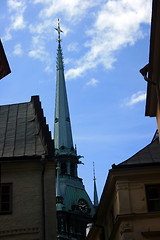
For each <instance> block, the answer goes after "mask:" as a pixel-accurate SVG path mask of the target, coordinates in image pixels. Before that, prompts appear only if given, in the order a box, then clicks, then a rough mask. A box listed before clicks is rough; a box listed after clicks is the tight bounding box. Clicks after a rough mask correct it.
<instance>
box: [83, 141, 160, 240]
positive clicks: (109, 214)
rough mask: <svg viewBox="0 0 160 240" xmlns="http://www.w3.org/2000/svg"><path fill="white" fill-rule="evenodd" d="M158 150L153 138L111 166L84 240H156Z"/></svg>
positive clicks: (159, 216)
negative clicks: (120, 161) (123, 159)
mask: <svg viewBox="0 0 160 240" xmlns="http://www.w3.org/2000/svg"><path fill="white" fill-rule="evenodd" d="M159 222H160V148H159V140H158V138H157V137H156V139H154V140H153V141H152V142H151V143H150V144H149V145H147V146H146V147H145V148H143V149H142V150H141V151H139V152H138V153H136V154H135V155H134V156H132V157H131V158H129V159H128V160H126V161H124V162H122V163H120V164H118V165H113V166H112V169H111V170H110V171H109V174H108V178H107V181H106V184H105V187H104V190H103V193H102V196H101V200H100V204H99V206H98V210H97V213H96V215H95V217H94V221H93V226H92V228H91V230H90V232H89V234H88V236H87V240H113V239H114V240H147V239H150V240H158V239H160V225H159Z"/></svg>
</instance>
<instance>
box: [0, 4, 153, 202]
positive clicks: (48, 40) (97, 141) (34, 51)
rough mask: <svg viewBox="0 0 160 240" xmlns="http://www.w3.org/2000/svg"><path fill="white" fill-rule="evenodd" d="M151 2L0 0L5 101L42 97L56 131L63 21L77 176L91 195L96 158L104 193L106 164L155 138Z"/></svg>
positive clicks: (99, 185) (1, 97)
mask: <svg viewBox="0 0 160 240" xmlns="http://www.w3.org/2000/svg"><path fill="white" fill-rule="evenodd" d="M151 4H152V2H151V0H134V1H131V0H108V1H104V0H98V1H93V0H83V1H80V0H59V1H55V0H19V1H18V0H1V1H0V22H1V28H0V38H1V39H2V42H3V45H4V48H5V51H6V54H7V57H8V61H9V64H10V67H11V70H12V73H11V74H10V75H8V76H7V77H5V78H4V79H2V81H1V82H0V85H1V95H0V104H1V105H4V104H11V103H19V102H27V101H30V97H31V96H33V95H39V96H40V99H41V102H42V107H43V110H44V114H45V116H46V119H47V123H48V124H49V128H50V130H51V131H52V133H53V116H54V101H55V76H56V74H55V69H56V67H55V62H56V51H57V42H56V38H57V32H56V31H55V30H54V27H56V26H57V19H58V18H60V19H61V28H62V30H63V31H64V33H63V34H62V39H63V41H62V49H63V54H64V62H65V75H66V84H67V92H68V100H69V108H70V115H71V122H72V132H73V139H74V143H75V144H76V145H77V149H78V154H80V155H82V156H84V159H82V160H83V162H84V165H80V166H79V176H80V177H81V178H83V179H84V184H85V186H86V190H87V191H88V192H89V195H90V196H91V198H92V196H93V168H92V165H93V161H94V162H95V168H96V178H97V188H98V193H99V196H100V195H101V192H102V189H103V186H104V183H105V180H106V177H107V174H108V169H110V168H111V166H112V164H114V163H115V164H118V163H120V162H121V161H124V160H126V159H127V158H129V157H131V156H132V155H133V154H135V153H136V152H137V151H139V150H140V149H142V148H143V147H144V146H146V145H147V144H149V143H150V141H151V140H152V137H153V135H154V133H155V131H156V127H157V126H156V119H155V118H149V117H145V98H146V82H145V81H144V80H143V78H142V76H141V75H140V73H139V69H141V68H142V67H143V66H144V65H146V64H147V63H148V55H149V39H150V19H151Z"/></svg>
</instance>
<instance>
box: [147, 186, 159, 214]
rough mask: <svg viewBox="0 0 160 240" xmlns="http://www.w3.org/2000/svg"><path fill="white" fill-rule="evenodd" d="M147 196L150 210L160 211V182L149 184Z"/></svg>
mask: <svg viewBox="0 0 160 240" xmlns="http://www.w3.org/2000/svg"><path fill="white" fill-rule="evenodd" d="M146 196H147V204H148V211H150V212H153V211H160V184H156V185H147V186H146Z"/></svg>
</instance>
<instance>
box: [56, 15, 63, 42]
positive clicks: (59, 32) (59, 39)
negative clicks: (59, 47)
mask: <svg viewBox="0 0 160 240" xmlns="http://www.w3.org/2000/svg"><path fill="white" fill-rule="evenodd" d="M55 30H56V31H57V32H58V39H57V41H58V42H61V41H62V40H61V36H60V34H61V32H63V31H62V30H61V28H60V19H59V18H58V28H55Z"/></svg>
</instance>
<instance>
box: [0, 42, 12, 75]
mask: <svg viewBox="0 0 160 240" xmlns="http://www.w3.org/2000/svg"><path fill="white" fill-rule="evenodd" d="M10 72H11V70H10V67H9V64H8V61H7V57H6V54H5V51H4V48H3V45H2V42H1V40H0V79H2V78H3V77H5V76H6V75H7V74H9V73H10Z"/></svg>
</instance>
